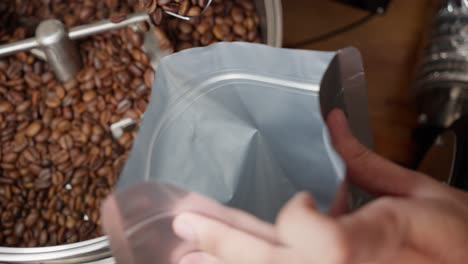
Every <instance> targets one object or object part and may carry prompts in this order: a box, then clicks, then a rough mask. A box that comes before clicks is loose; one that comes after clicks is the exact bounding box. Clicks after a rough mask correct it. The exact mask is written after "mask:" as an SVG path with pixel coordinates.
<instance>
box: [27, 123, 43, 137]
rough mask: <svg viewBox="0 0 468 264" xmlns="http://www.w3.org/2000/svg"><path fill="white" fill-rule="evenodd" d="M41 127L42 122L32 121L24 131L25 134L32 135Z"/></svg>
mask: <svg viewBox="0 0 468 264" xmlns="http://www.w3.org/2000/svg"><path fill="white" fill-rule="evenodd" d="M41 129H42V123H41V122H40V121H34V122H32V123H31V124H30V125H29V126H28V128H27V129H26V131H25V134H26V136H28V137H34V136H35V135H37V134H38V133H39V132H40V131H41Z"/></svg>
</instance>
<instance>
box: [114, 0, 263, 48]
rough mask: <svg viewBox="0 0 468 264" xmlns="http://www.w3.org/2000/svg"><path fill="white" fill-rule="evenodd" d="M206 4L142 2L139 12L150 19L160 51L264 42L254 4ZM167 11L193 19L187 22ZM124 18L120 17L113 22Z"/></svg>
mask: <svg viewBox="0 0 468 264" xmlns="http://www.w3.org/2000/svg"><path fill="white" fill-rule="evenodd" d="M206 4H207V1H206V0H165V1H161V0H159V1H158V0H140V1H139V6H137V7H136V9H143V10H145V11H146V12H148V14H149V15H150V18H151V22H152V23H153V25H155V26H156V28H154V33H155V35H156V39H157V40H158V43H159V45H160V48H161V49H171V50H173V51H180V50H184V49H188V48H193V47H200V46H208V45H210V44H213V43H216V42H220V41H247V42H257V43H259V42H261V37H260V19H259V17H258V14H257V12H256V8H255V5H254V3H253V1H252V0H213V1H212V3H211V5H210V6H209V7H208V8H205V7H206ZM164 11H170V12H172V13H176V14H179V15H182V16H188V17H191V18H192V19H190V20H189V21H185V20H182V19H178V18H175V17H173V16H169V15H168V14H166V13H165V12H164ZM203 11H204V12H203ZM125 16H126V14H125V12H123V13H122V12H121V13H118V14H117V15H116V16H115V17H114V19H113V21H114V22H120V21H121V20H123V19H124V18H125Z"/></svg>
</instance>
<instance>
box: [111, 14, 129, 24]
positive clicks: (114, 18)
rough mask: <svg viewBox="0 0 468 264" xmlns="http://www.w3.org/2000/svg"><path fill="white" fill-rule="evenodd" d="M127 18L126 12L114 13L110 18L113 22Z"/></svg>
mask: <svg viewBox="0 0 468 264" xmlns="http://www.w3.org/2000/svg"><path fill="white" fill-rule="evenodd" d="M126 18H127V13H126V12H120V13H114V14H112V16H111V18H110V20H111V22H112V23H120V22H122V21H124V20H125V19H126Z"/></svg>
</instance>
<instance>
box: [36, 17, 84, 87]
mask: <svg viewBox="0 0 468 264" xmlns="http://www.w3.org/2000/svg"><path fill="white" fill-rule="evenodd" d="M36 39H37V42H38V43H39V45H40V46H41V48H42V51H43V52H44V53H45V55H46V57H47V61H48V63H49V66H50V67H51V69H52V70H53V71H54V73H55V76H56V77H57V79H59V80H60V81H62V82H66V81H68V80H70V79H71V78H73V77H74V76H75V74H76V73H78V72H79V71H80V69H81V67H82V62H81V57H80V53H79V51H78V49H77V47H76V45H75V43H74V42H73V41H72V40H71V39H70V38H69V37H68V33H67V30H66V29H65V25H64V24H63V23H62V22H60V21H59V20H54V19H53V20H46V21H44V22H42V23H41V24H39V27H38V28H37V30H36Z"/></svg>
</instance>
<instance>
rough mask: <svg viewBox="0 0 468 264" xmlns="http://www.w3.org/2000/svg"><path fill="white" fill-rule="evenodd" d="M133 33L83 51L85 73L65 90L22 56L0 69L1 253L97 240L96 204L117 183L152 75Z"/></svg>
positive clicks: (111, 36)
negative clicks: (115, 132)
mask: <svg viewBox="0 0 468 264" xmlns="http://www.w3.org/2000/svg"><path fill="white" fill-rule="evenodd" d="M141 42H142V36H141V35H139V34H138V33H135V32H133V31H132V30H130V29H124V30H120V31H115V32H110V33H107V34H102V35H98V36H95V37H92V38H91V39H89V40H86V41H84V42H82V43H81V44H80V50H81V53H82V58H83V60H84V64H85V68H84V69H83V70H82V71H81V72H80V73H79V74H78V75H77V76H76V78H74V79H73V80H71V81H69V82H67V83H64V84H61V83H59V82H58V81H57V80H55V78H54V75H53V74H52V72H51V71H50V70H49V68H48V66H47V64H46V63H44V62H42V61H40V60H37V59H35V58H34V57H33V56H31V55H28V54H26V53H18V54H17V55H16V56H14V57H9V58H7V59H5V60H1V61H0V131H1V132H0V144H1V151H0V219H1V220H0V244H1V245H3V246H10V247H13V246H14V247H35V246H52V245H59V244H67V243H74V242H78V241H83V240H87V239H91V238H95V237H97V236H100V235H101V234H100V229H99V223H100V220H99V205H100V202H101V200H102V199H104V198H105V197H106V196H107V195H108V194H109V192H110V191H111V190H112V188H113V186H114V185H115V183H116V181H117V177H118V175H119V173H120V171H121V169H122V167H123V165H124V162H125V160H126V159H127V155H128V152H129V150H130V148H131V145H132V141H133V138H134V136H135V135H134V133H135V131H128V132H125V133H124V135H123V136H122V137H120V138H119V139H114V138H113V137H112V135H111V132H110V125H111V124H112V123H115V122H118V121H120V120H121V119H122V118H125V117H129V118H132V119H133V120H137V121H138V120H139V119H140V117H141V115H142V114H143V112H144V111H145V108H146V105H147V103H148V99H149V94H150V87H151V85H152V82H153V78H154V72H153V70H152V69H151V66H150V63H149V59H148V56H147V55H146V54H145V53H144V52H142V51H141V49H139V47H140V46H141Z"/></svg>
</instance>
